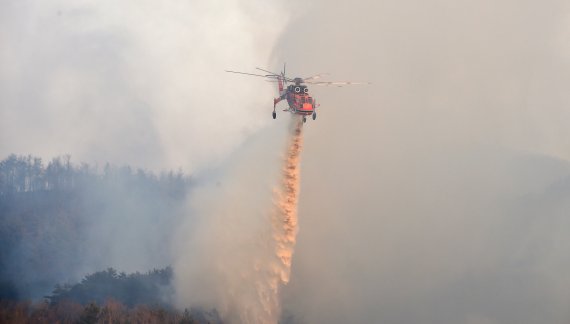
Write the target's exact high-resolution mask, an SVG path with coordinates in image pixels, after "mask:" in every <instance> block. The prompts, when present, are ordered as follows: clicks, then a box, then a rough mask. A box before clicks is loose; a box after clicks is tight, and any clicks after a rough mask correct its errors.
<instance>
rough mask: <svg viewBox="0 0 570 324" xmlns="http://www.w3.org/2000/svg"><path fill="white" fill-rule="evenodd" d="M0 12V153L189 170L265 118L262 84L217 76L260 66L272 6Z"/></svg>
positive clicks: (272, 22) (90, 4)
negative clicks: (226, 71) (228, 69)
mask: <svg viewBox="0 0 570 324" xmlns="http://www.w3.org/2000/svg"><path fill="white" fill-rule="evenodd" d="M1 6H2V9H1V10H0V39H1V42H0V106H1V109H0V138H1V142H0V155H1V156H7V155H8V154H10V153H19V154H34V155H39V156H42V157H44V158H51V157H53V156H54V155H59V154H67V153H69V154H71V155H72V157H73V159H75V160H79V161H87V162H98V163H101V164H102V163H105V162H107V161H109V162H112V163H117V164H122V163H130V164H133V165H137V166H141V167H147V168H151V169H160V168H167V167H173V168H177V167H182V168H183V169H185V170H189V171H193V170H194V169H196V168H200V167H201V166H203V165H204V164H207V163H211V162H215V161H218V160H219V159H220V158H222V157H223V156H224V155H225V154H227V153H228V152H229V150H230V149H231V148H232V147H235V145H236V144H237V143H240V142H241V141H242V140H243V139H244V138H246V136H247V135H248V134H251V133H252V132H253V131H255V130H256V129H258V128H259V127H260V126H261V125H263V124H265V123H267V122H268V119H267V118H266V117H267V116H268V114H270V113H267V112H266V110H267V107H270V106H271V104H272V99H271V98H270V96H271V94H272V87H271V85H270V84H268V83H265V82H257V83H255V82H253V83H252V82H244V81H246V80H243V79H241V78H236V77H235V76H229V75H227V74H226V73H225V72H224V69H227V68H236V69H240V68H241V69H244V68H252V67H253V66H256V65H262V66H265V65H267V62H268V60H269V54H270V52H271V51H272V49H273V46H274V43H275V40H276V38H277V36H278V33H279V31H280V29H281V28H282V26H283V25H284V24H285V22H286V21H287V15H283V14H282V13H281V12H280V10H279V9H280V7H279V6H277V5H276V4H271V5H269V4H267V3H266V2H265V1H231V0H230V1H168V2H161V3H157V2H155V1H121V2H120V3H117V2H115V1H94V0H93V1H89V0H86V1H69V0H60V1H50V2H49V3H46V2H45V1H34V0H29V1H12V0H6V1H2V4H1ZM261 26H263V28H260V27H261ZM249 81H251V80H249ZM261 89H263V90H261ZM262 93H266V95H260V94H262Z"/></svg>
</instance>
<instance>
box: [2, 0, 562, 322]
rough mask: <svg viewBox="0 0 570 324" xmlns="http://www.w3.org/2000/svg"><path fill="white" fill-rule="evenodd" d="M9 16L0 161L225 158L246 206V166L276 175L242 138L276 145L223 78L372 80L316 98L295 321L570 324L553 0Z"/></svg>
mask: <svg viewBox="0 0 570 324" xmlns="http://www.w3.org/2000/svg"><path fill="white" fill-rule="evenodd" d="M1 6H2V10H0V40H1V41H0V141H1V142H0V155H1V156H6V155H8V154H10V153H19V154H34V155H40V156H42V157H44V158H46V159H47V158H50V157H52V156H54V155H57V154H65V153H69V154H71V155H72V157H73V158H74V159H75V160H79V161H86V162H93V161H96V162H99V163H104V162H106V161H109V162H113V163H117V164H121V163H130V164H133V165H136V166H141V167H145V168H149V169H164V168H173V167H174V168H177V167H181V168H183V169H184V170H187V171H188V172H190V173H194V172H195V173H197V174H200V172H202V171H203V170H205V169H209V168H211V167H212V166H213V165H220V166H221V168H222V169H223V168H225V167H226V166H228V165H232V164H231V163H232V161H234V160H235V161H238V162H236V163H237V164H236V165H235V166H233V167H229V168H230V169H231V170H234V171H235V170H243V171H242V172H243V173H240V172H237V171H235V172H234V171H232V172H233V173H231V172H230V173H231V175H232V176H231V177H230V178H229V179H228V183H229V185H231V186H237V185H238V184H237V183H236V181H237V180H236V179H238V180H239V179H243V178H244V177H245V178H246V179H243V181H244V182H247V186H246V185H245V184H244V186H246V187H247V188H249V187H253V188H258V187H257V186H259V185H260V184H259V183H258V182H256V181H262V180H259V177H256V176H255V174H256V173H255V167H256V166H258V165H257V164H256V163H252V164H251V165H250V164H249V163H243V162H240V161H256V162H257V163H259V161H271V158H272V156H273V155H272V154H274V152H273V151H272V150H268V149H267V145H266V144H264V145H254V144H251V143H256V142H255V140H253V142H252V138H253V139H255V138H260V137H262V138H265V139H264V140H263V141H261V142H263V143H265V141H266V140H267V139H271V138H273V136H275V138H276V141H282V140H283V139H282V137H281V136H280V135H275V134H279V132H278V131H277V130H272V129H271V127H283V125H284V123H277V124H272V120H271V119H270V118H271V117H270V112H271V103H272V101H271V100H272V96H273V95H275V90H274V89H272V86H273V85H272V84H267V83H265V82H263V81H262V80H256V79H246V78H245V77H243V78H242V77H239V76H235V75H228V74H225V73H224V72H223V70H224V69H235V70H245V71H253V67H255V66H262V67H267V68H269V69H272V70H279V69H280V67H281V64H282V63H283V62H287V71H288V74H290V76H308V75H313V74H317V73H323V72H327V73H330V77H329V78H330V79H331V80H341V81H343V80H351V81H370V82H372V83H373V84H372V85H370V86H358V87H357V86H355V87H343V88H336V87H330V88H329V87H326V88H325V87H322V88H321V87H319V88H317V87H312V88H310V91H311V93H312V95H313V96H314V97H316V98H317V101H318V102H319V103H320V105H321V106H320V107H319V109H318V117H317V120H316V121H315V122H313V121H312V120H309V121H308V123H307V124H306V125H305V146H304V151H303V153H302V166H301V177H302V180H301V194H300V205H299V227H300V231H299V236H298V244H297V247H296V252H295V255H294V259H293V268H292V274H291V281H290V284H289V285H288V286H286V287H285V288H284V290H283V292H282V299H283V309H284V311H285V314H286V315H290V316H291V317H292V318H293V319H294V321H296V322H299V323H322V322H329V323H346V322H350V323H465V324H479V323H481V324H487V323H493V324H495V323H567V322H568V320H569V319H570V313H569V311H568V304H569V302H570V293H569V292H570V282H569V281H568V279H567V273H568V271H569V270H570V258H569V257H568V256H569V253H570V242H569V241H568V239H567V237H568V236H569V234H570V233H569V231H568V228H570V226H569V225H570V224H569V222H570V221H569V219H568V216H567V215H568V210H570V198H569V197H570V163H569V160H570V128H568V127H567V125H566V124H567V123H566V121H567V120H568V119H569V118H570V110H569V109H568V104H569V103H570V92H568V91H567V85H568V84H569V82H570V40H569V38H568V37H567V35H568V33H569V32H570V5H569V4H568V3H567V2H565V1H558V0H546V1H541V2H536V1H514V0H500V1H489V0H483V1H477V2H473V1H451V0H430V1H419V0H405V1H395V0H385V1H350V2H341V3H335V4H334V5H332V3H331V2H330V1H324V0H312V1H289V2H287V4H283V3H281V2H273V1H254V0H253V1H237V0H236V1H207V2H206V1H168V2H161V3H160V4H159V3H156V2H151V1H136V2H134V1H123V2H121V3H119V4H117V3H115V2H112V1H80V2H77V1H65V0H62V1H52V2H50V3H49V4H46V3H44V2H41V1H10V0H6V1H3V2H2V4H1ZM284 116H285V114H284V113H280V114H279V116H278V119H280V118H283V117H284ZM252 145H253V146H252ZM242 152H243V153H242ZM240 154H243V155H244V156H242V155H240ZM236 155H237V156H238V157H239V158H236ZM248 165H249V167H246V166H248ZM242 166H243V168H245V169H242ZM262 166H265V164H263V163H262ZM222 173H223V172H222ZM245 174H250V175H251V176H244V175H245ZM206 175H207V174H206ZM213 178H215V177H213ZM216 179H217V178H216ZM204 181H205V182H206V183H207V180H204ZM212 185H213V184H211V183H210V184H206V185H205V187H204V189H203V192H205V193H207V192H208V190H209V189H208V188H210V187H208V186H212ZM197 196H200V195H197ZM202 197H203V196H202ZM203 199H204V200H205V201H208V199H212V198H203ZM253 201H255V200H253ZM202 203H203V202H202V201H189V204H190V205H191V206H202ZM212 204H213V203H212ZM246 207H247V208H250V207H251V206H246ZM206 210H208V208H206ZM255 215H256V213H255V212H252V213H251V214H250V215H249V216H248V217H247V218H246V219H244V221H243V223H244V224H247V223H249V222H253V221H254V219H252V218H251V217H254V216H255ZM226 241H231V240H230V239H228V238H226V239H224V240H222V241H221V242H226ZM186 243H188V242H186ZM186 243H184V244H186ZM212 244H213V243H212ZM193 248H194V247H193ZM175 250H176V249H175ZM194 279H195V278H188V280H189V281H192V280H194Z"/></svg>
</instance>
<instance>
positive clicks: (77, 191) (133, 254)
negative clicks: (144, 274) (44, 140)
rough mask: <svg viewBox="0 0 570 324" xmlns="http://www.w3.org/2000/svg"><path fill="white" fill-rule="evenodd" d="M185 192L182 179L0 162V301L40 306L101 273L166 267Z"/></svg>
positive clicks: (64, 162)
mask: <svg viewBox="0 0 570 324" xmlns="http://www.w3.org/2000/svg"><path fill="white" fill-rule="evenodd" d="M190 184H191V181H190V178H189V177H188V176H186V175H184V174H183V173H182V172H180V171H179V172H172V171H169V172H162V173H160V174H159V175H156V174H154V173H152V172H148V171H144V170H140V169H133V168H131V167H129V166H123V167H116V166H112V165H109V164H106V165H105V166H103V167H98V166H92V165H88V164H85V163H82V164H79V165H76V164H74V163H72V162H71V159H70V157H69V156H63V157H57V158H54V159H53V160H51V161H49V162H48V163H47V164H45V163H44V162H43V161H42V159H40V158H37V157H32V156H15V155H11V156H9V157H8V158H6V159H4V160H3V161H1V162H0V299H4V300H23V299H35V300H37V299H40V298H42V297H43V296H45V295H46V294H48V293H49V292H51V291H52V290H53V288H54V286H55V285H56V284H59V283H66V282H77V281H78V280H79V279H80V278H83V276H85V275H86V274H88V273H94V272H96V271H100V270H103V269H107V268H109V267H114V268H117V269H121V270H125V271H129V272H135V271H148V270H150V269H154V268H161V267H166V266H168V265H169V264H170V262H171V261H170V259H169V253H168V251H169V247H170V246H169V242H170V236H171V235H172V232H173V228H175V227H176V225H177V219H179V217H181V216H182V215H183V213H184V210H183V202H184V197H185V196H186V193H187V190H188V188H189V186H190Z"/></svg>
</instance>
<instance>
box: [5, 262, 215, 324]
mask: <svg viewBox="0 0 570 324" xmlns="http://www.w3.org/2000/svg"><path fill="white" fill-rule="evenodd" d="M172 275H173V273H172V269H171V268H170V267H167V268H164V269H155V270H151V271H149V272H147V273H138V272H136V273H131V274H126V273H124V272H117V271H116V270H115V269H113V268H109V269H107V270H105V271H98V272H95V273H93V274H89V275H87V276H85V277H84V278H83V279H82V280H81V281H80V282H78V283H75V284H64V285H59V284H58V285H56V287H55V289H54V290H53V292H52V294H51V295H49V296H46V297H45V300H44V301H43V302H36V303H30V302H27V301H0V323H177V324H198V323H210V324H216V323H221V320H220V317H219V315H218V313H217V312H216V311H215V310H211V311H204V310H202V309H195V308H192V309H185V310H184V311H179V310H177V309H175V308H174V307H172V303H171V298H172V297H173V293H174V291H173V288H172V283H171V281H172Z"/></svg>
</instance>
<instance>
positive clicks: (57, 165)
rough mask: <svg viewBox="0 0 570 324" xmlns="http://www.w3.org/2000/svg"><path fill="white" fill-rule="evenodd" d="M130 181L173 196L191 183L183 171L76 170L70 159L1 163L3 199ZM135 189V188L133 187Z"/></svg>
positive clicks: (17, 158)
mask: <svg viewBox="0 0 570 324" xmlns="http://www.w3.org/2000/svg"><path fill="white" fill-rule="evenodd" d="M109 180H115V181H117V180H118V181H121V180H122V181H125V180H126V181H130V182H133V184H136V183H135V182H139V183H146V184H152V185H154V186H156V188H157V189H160V190H163V191H165V192H167V193H170V194H173V195H180V194H184V192H185V191H184V189H185V187H186V185H187V184H188V182H189V178H188V177H185V176H184V174H183V173H182V171H178V172H176V173H175V172H172V171H170V172H162V173H161V174H160V175H159V176H158V177H157V176H155V175H154V174H153V173H151V172H148V171H144V170H142V169H137V170H136V171H133V170H132V168H131V167H129V166H124V167H114V166H111V165H110V164H108V163H107V164H106V165H105V166H104V167H103V170H101V171H99V170H98V167H92V166H90V165H89V164H86V163H81V164H80V165H79V166H75V165H73V164H72V163H71V156H69V155H65V156H61V157H56V158H54V159H52V160H51V161H50V162H49V163H48V164H47V166H44V163H43V161H42V159H41V158H39V157H33V156H31V155H28V156H16V155H10V156H9V157H8V158H6V159H4V160H3V161H1V162H0V195H2V196H5V195H9V194H13V193H22V192H38V191H40V192H41V191H49V190H73V189H77V188H80V187H82V186H85V185H86V184H90V183H93V182H98V181H109ZM133 187H135V186H133Z"/></svg>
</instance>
